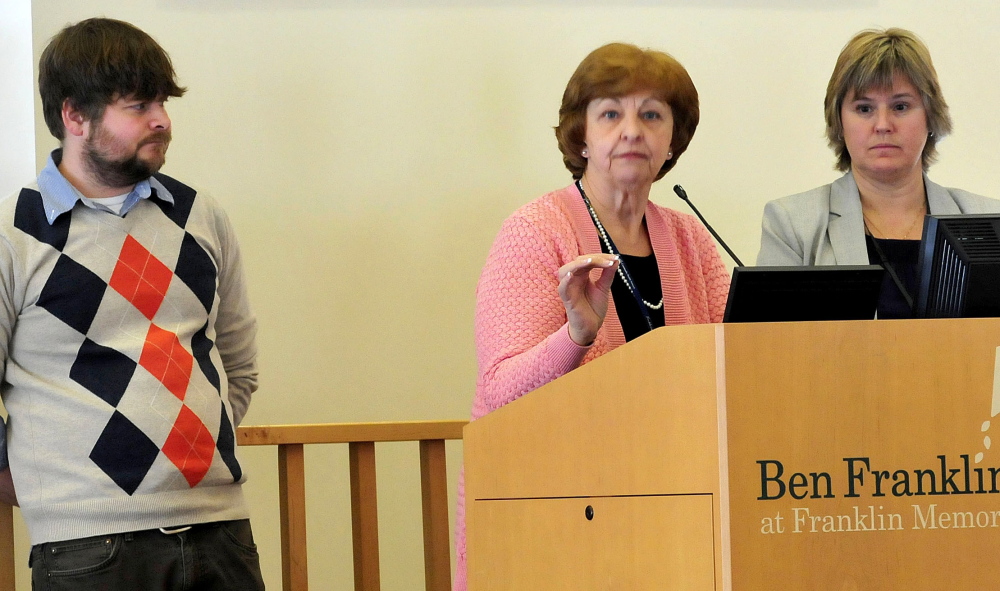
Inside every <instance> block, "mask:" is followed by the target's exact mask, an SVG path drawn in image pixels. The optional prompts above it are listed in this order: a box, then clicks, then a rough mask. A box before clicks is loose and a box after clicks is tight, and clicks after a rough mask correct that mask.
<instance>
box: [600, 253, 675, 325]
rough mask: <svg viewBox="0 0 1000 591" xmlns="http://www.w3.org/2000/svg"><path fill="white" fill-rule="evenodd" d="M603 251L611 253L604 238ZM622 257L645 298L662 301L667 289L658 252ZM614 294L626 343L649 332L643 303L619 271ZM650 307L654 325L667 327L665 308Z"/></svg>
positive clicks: (612, 293)
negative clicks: (657, 261)
mask: <svg viewBox="0 0 1000 591" xmlns="http://www.w3.org/2000/svg"><path fill="white" fill-rule="evenodd" d="M601 252H604V253H605V254H610V252H608V247H607V246H606V245H605V244H604V241H603V240H602V241H601ZM621 257H622V261H623V262H624V263H625V265H626V266H627V267H628V272H629V274H631V275H632V280H633V281H635V283H636V286H637V287H638V288H639V293H640V294H641V297H642V299H644V300H646V301H647V302H649V303H651V304H655V303H657V302H659V301H660V300H661V299H662V297H663V289H662V288H661V287H660V268H659V267H658V266H657V265H656V255H654V254H651V255H649V256H645V257H637V256H632V255H629V254H623V255H621ZM611 297H612V298H614V301H615V310H616V311H617V312H618V321H619V322H621V325H622V332H624V333H625V341H626V342H628V341H631V340H632V339H634V338H637V337H640V336H642V335H644V334H646V333H647V332H649V327H648V326H646V319H645V318H643V317H642V311H641V310H640V309H639V302H637V301H636V299H635V298H634V297H633V296H632V292H630V291H629V290H628V286H626V285H625V282H624V281H622V278H621V274H619V273H615V280H614V282H612V283H611ZM643 305H645V304H643ZM646 309H647V310H648V311H649V319H650V320H651V321H652V322H653V328H658V327H660V326H663V307H662V306H661V307H660V309H659V310H651V309H649V307H647V308H646Z"/></svg>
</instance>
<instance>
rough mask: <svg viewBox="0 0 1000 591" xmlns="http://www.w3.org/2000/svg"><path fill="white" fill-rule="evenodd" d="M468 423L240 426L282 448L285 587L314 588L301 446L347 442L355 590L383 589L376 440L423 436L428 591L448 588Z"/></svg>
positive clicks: (253, 439) (2, 575)
mask: <svg viewBox="0 0 1000 591" xmlns="http://www.w3.org/2000/svg"><path fill="white" fill-rule="evenodd" d="M466 423H467V421H412V422H401V423H343V424H320V425H269V426H260V427H240V428H239V429H238V430H237V433H236V440H237V442H238V443H239V445H276V446H278V487H279V501H278V502H279V503H280V506H281V507H280V511H281V581H282V588H283V589H284V591H305V590H306V589H308V587H309V573H308V570H307V565H306V496H305V462H304V449H303V448H304V446H305V445H309V444H315V443H346V444H348V455H349V460H350V478H351V520H352V525H353V534H354V589H355V591H378V589H379V585H380V583H379V554H378V502H377V497H376V489H375V444H376V443H380V442H387V441H418V442H420V488H421V496H422V498H423V514H424V580H425V586H426V589H427V590H428V591H449V590H450V589H451V544H450V542H449V540H450V536H449V527H448V472H447V465H446V461H445V441H447V440H450V439H461V438H462V428H463V427H464V426H465V425H466ZM0 591H14V534H13V512H12V508H11V507H10V506H9V505H5V504H3V503H0Z"/></svg>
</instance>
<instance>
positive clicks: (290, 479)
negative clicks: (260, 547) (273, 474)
mask: <svg viewBox="0 0 1000 591" xmlns="http://www.w3.org/2000/svg"><path fill="white" fill-rule="evenodd" d="M303 452H304V450H303V446H302V444H301V443H300V444H283V445H279V446H278V497H279V498H278V502H279V503H280V505H281V586H282V588H283V589H284V591H307V590H308V589H309V570H308V568H307V564H306V559H307V552H306V483H305V480H306V478H305V475H306V473H305V457H304V453H303Z"/></svg>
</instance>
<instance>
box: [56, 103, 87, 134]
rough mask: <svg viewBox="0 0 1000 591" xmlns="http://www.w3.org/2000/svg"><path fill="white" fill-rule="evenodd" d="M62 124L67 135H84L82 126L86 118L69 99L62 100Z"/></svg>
mask: <svg viewBox="0 0 1000 591" xmlns="http://www.w3.org/2000/svg"><path fill="white" fill-rule="evenodd" d="M62 122H63V127H64V128H65V129H66V133H67V134H69V135H75V136H83V135H84V133H86V129H85V128H84V124H85V123H86V122H87V118H86V117H84V115H83V111H80V110H79V109H77V108H76V106H75V105H73V103H72V102H71V101H70V100H69V99H66V100H64V101H63V104H62Z"/></svg>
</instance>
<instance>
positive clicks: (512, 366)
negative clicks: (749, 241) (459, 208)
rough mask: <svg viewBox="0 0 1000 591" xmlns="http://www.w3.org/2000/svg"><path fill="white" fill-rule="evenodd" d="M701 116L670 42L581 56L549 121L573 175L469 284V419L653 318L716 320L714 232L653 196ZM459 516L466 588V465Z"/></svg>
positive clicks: (503, 234) (725, 279)
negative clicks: (554, 122)
mask: <svg viewBox="0 0 1000 591" xmlns="http://www.w3.org/2000/svg"><path fill="white" fill-rule="evenodd" d="M698 118H699V111H698V92H697V90H695V87H694V84H693V83H692V82H691V78H690V77H689V76H688V73H687V71H686V70H685V69H684V67H683V66H681V65H680V64H679V63H678V62H677V61H676V60H674V59H673V58H672V57H670V56H669V55H667V54H665V53H662V52H659V51H653V50H644V49H640V48H638V47H635V46H634V45H627V44H623V43H613V44H610V45H605V46H604V47H601V48H598V49H597V50H595V51H594V52H592V53H591V54H590V55H588V56H587V57H586V58H585V59H584V60H583V62H582V63H581V64H580V65H579V67H577V69H576V72H575V73H574V74H573V76H572V78H570V81H569V84H568V85H567V87H566V91H565V93H564V94H563V100H562V106H561V107H560V109H559V126H558V127H557V128H556V138H557V139H558V141H559V149H560V151H562V154H563V162H564V163H565V164H566V168H568V169H569V171H570V172H571V173H572V175H573V179H574V181H575V182H574V183H573V184H571V185H570V186H568V187H566V188H564V189H560V190H558V191H555V192H552V193H549V194H547V195H544V196H542V197H540V198H539V199H536V200H535V201H532V202H531V203H529V204H527V205H525V206H524V207H522V208H520V209H519V210H517V211H516V212H514V214H513V215H511V216H510V217H509V218H508V219H507V220H506V221H505V222H504V224H503V227H502V228H501V229H500V233H499V235H497V238H496V241H495V242H494V243H493V248H492V249H491V251H490V254H489V257H488V258H487V260H486V266H485V268H484V269H483V273H482V276H481V277H480V279H479V285H478V287H477V289H476V300H477V305H476V353H477V356H478V360H479V375H478V380H477V383H476V397H475V400H474V401H473V406H472V419H473V420H475V419H477V418H479V417H481V416H483V415H485V414H487V413H489V412H491V411H493V410H496V409H498V408H500V407H501V406H503V405H505V404H507V403H509V402H511V401H513V400H516V399H517V398H519V397H521V396H523V395H524V394H527V393H528V392H530V391H532V390H534V389H535V388H538V387H540V386H542V385H544V384H546V383H548V382H550V381H552V380H554V379H556V378H558V377H560V376H562V375H563V374H565V373H567V372H569V371H572V370H573V369H575V368H577V367H579V366H580V365H583V364H584V363H587V362H588V361H591V360H593V359H595V358H597V357H600V356H601V355H604V354H605V353H607V352H608V351H611V350H612V349H614V348H615V347H618V346H620V345H622V344H624V343H625V342H626V341H628V340H631V339H633V338H636V337H638V336H640V335H642V334H644V333H646V332H649V331H650V330H652V329H654V328H656V327H659V326H664V325H672V324H694V323H709V322H720V321H721V320H722V313H723V311H724V310H725V306H726V297H727V294H728V290H729V275H728V273H727V272H726V269H725V267H724V266H723V264H722V260H721V259H720V258H719V255H718V252H717V251H716V248H715V244H714V243H713V242H712V237H711V236H710V235H709V233H708V232H707V231H706V230H705V229H704V228H702V226H701V225H700V224H699V223H698V221H697V220H696V219H695V218H693V217H691V216H689V215H685V214H680V213H678V212H676V211H673V210H670V209H666V208H664V207H660V206H658V205H655V204H653V203H650V202H649V190H650V188H651V186H652V184H653V182H655V181H657V180H659V179H660V178H662V177H663V175H665V174H666V173H667V171H669V170H670V169H671V168H673V166H674V164H675V163H676V162H677V159H678V158H679V157H680V156H681V154H683V153H684V151H685V150H686V149H687V147H688V143H689V142H690V141H691V137H692V136H693V135H694V131H695V128H696V127H697V126H698ZM456 529H457V531H456V536H455V540H456V546H457V554H458V564H457V573H456V577H455V589H456V590H458V591H464V590H465V589H466V556H465V498H464V477H462V478H460V482H459V492H458V511H457V527H456Z"/></svg>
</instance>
